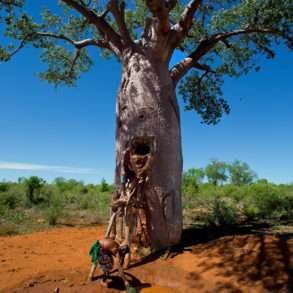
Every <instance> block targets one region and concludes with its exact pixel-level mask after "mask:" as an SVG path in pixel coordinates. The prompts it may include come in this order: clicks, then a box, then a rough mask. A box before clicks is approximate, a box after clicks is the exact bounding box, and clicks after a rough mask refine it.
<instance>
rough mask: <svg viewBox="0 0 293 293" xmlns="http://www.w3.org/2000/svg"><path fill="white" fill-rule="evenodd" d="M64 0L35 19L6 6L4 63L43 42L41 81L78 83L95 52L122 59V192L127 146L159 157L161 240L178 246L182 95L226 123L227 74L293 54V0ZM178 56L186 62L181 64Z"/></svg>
mask: <svg viewBox="0 0 293 293" xmlns="http://www.w3.org/2000/svg"><path fill="white" fill-rule="evenodd" d="M54 2H56V9H55V8H53V9H52V10H50V9H45V10H43V11H42V12H40V15H41V17H37V18H36V19H34V18H33V17H32V16H30V15H29V13H28V12H29V11H30V8H31V6H33V5H34V1H27V3H26V4H25V3H24V1H23V0H0V11H1V19H0V20H1V28H2V31H4V36H5V37H6V38H8V39H10V40H11V43H8V42H6V41H5V43H3V46H2V47H1V49H0V59H1V60H2V61H8V60H9V59H10V58H11V57H12V56H13V55H15V54H16V53H18V52H19V51H21V49H22V48H24V47H25V46H29V45H30V46H33V47H35V48H37V49H40V50H41V59H42V61H44V62H47V64H48V67H47V71H45V72H42V73H40V76H41V78H43V79H46V80H48V81H49V82H51V83H53V84H56V85H59V84H65V85H69V86H71V85H74V84H75V81H76V80H77V79H78V77H79V76H80V74H81V73H83V72H85V71H87V70H88V69H89V68H90V66H91V65H92V58H94V57H95V55H98V53H96V54H94V53H93V50H90V52H89V50H88V48H89V47H93V48H96V49H97V50H98V51H99V52H100V54H101V55H102V56H104V57H110V56H115V57H116V58H117V59H118V60H119V61H120V62H121V66H122V77H121V84H120V88H119V94H118V96H117V103H116V171H115V184H116V188H117V190H118V191H119V190H120V189H121V188H122V184H123V180H124V179H123V178H125V172H126V171H125V154H126V153H127V150H129V149H130V150H131V151H132V154H136V155H140V156H144V155H148V154H152V157H153V161H152V167H151V170H149V173H148V182H147V184H146V185H145V186H144V190H143V192H144V194H145V198H146V201H147V205H146V209H147V212H146V214H147V222H148V225H147V226H148V232H149V235H150V239H151V244H152V246H160V247H166V246H169V245H171V244H174V243H177V242H178V241H179V239H180V235H181V230H182V211H181V199H180V184H181V173H182V154H181V134H180V117H179V109H178V103H177V98H176V89H177V87H178V93H179V94H180V95H181V96H182V97H183V99H184V101H185V103H186V109H188V110H195V111H196V112H197V113H198V114H199V115H200V116H201V117H202V120H203V122H204V123H207V124H215V123H217V122H218V121H219V120H220V118H221V116H222V115H223V114H225V113H229V111H230V109H229V105H228V103H227V102H226V101H225V99H224V98H223V94H222V91H221V86H222V84H223V78H224V77H225V76H231V77H238V76H240V75H242V74H246V73H248V72H249V71H250V70H253V69H255V70H259V67H258V64H257V58H256V57H258V56H259V55H262V54H263V55H265V56H267V57H268V58H273V57H274V56H275V53H274V48H275V46H276V44H277V45H278V44H280V43H283V44H285V45H286V46H287V47H288V48H289V49H291V50H292V48H293V26H292V24H293V1H291V0H264V1H259V0H240V1H238V0H237V1H236V0H223V1H219V0H202V1H200V0H190V1H176V0H146V1H142V0H133V1H123V0H108V1H97V0H60V1H57V0H56V1H50V6H52V3H53V4H54ZM48 4H49V2H48ZM26 11H28V12H26ZM176 50H180V51H182V52H183V53H184V54H185V55H186V57H185V58H183V59H182V60H181V61H179V62H178V63H177V64H175V65H174V66H172V67H171V66H170V65H169V64H170V60H171V58H172V56H173V54H174V52H176ZM97 79H98V77H97ZM145 163H146V162H144V161H142V162H138V166H137V168H143V165H144V164H145ZM139 164H142V165H139Z"/></svg>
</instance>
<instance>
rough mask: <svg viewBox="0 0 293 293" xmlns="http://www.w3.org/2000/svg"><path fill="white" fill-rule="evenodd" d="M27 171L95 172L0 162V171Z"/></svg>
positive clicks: (74, 168)
mask: <svg viewBox="0 0 293 293" xmlns="http://www.w3.org/2000/svg"><path fill="white" fill-rule="evenodd" d="M1 169H3V170H27V171H51V172H57V173H59V172H60V173H72V174H96V173H97V170H95V169H90V168H77V167H67V166H49V165H39V164H29V163H14V162H2V161H0V170H1Z"/></svg>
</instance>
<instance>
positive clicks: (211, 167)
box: [205, 160, 228, 185]
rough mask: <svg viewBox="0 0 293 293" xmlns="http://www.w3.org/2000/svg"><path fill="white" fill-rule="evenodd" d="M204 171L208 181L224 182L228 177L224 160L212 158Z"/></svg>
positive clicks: (214, 182)
mask: <svg viewBox="0 0 293 293" xmlns="http://www.w3.org/2000/svg"><path fill="white" fill-rule="evenodd" d="M205 173H206V176H207V178H208V181H209V183H211V184H213V185H219V184H221V183H224V182H226V181H227V179H228V175H227V173H228V165H227V163H225V162H220V161H218V160H212V161H211V163H210V164H208V165H207V167H206V169H205Z"/></svg>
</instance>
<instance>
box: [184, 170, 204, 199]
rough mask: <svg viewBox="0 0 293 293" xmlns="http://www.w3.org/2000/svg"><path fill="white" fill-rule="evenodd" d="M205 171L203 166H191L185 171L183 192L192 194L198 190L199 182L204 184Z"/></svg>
mask: <svg viewBox="0 0 293 293" xmlns="http://www.w3.org/2000/svg"><path fill="white" fill-rule="evenodd" d="M204 177H205V172H204V170H203V169H202V168H198V169H197V168H191V169H189V170H187V171H186V172H183V178H182V187H183V192H184V193H188V194H192V193H193V192H196V191H198V187H199V184H202V182H203V179H204Z"/></svg>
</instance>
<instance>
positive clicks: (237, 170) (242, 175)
mask: <svg viewBox="0 0 293 293" xmlns="http://www.w3.org/2000/svg"><path fill="white" fill-rule="evenodd" d="M228 169H229V172H230V181H231V184H235V185H242V184H251V183H252V182H253V181H254V179H255V178H256V174H255V173H254V172H253V171H252V170H251V169H250V167H249V166H248V164H247V163H243V162H240V161H238V160H235V161H234V162H232V163H231V164H230V165H229V166H228Z"/></svg>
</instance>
